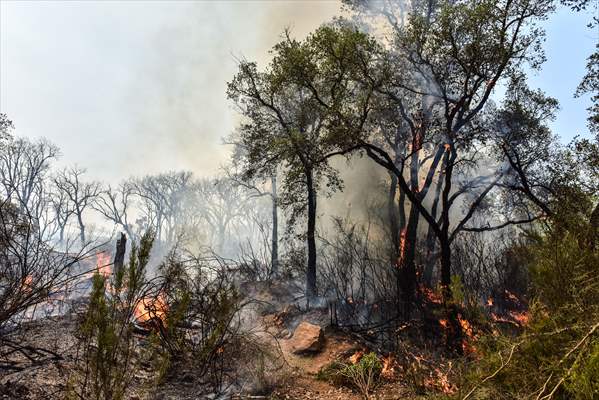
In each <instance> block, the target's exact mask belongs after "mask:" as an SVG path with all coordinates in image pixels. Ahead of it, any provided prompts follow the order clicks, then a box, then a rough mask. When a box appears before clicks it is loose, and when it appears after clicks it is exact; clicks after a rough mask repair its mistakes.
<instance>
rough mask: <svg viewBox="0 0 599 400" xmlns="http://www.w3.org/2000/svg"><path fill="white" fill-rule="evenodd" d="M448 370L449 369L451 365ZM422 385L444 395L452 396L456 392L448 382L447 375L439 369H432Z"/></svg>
mask: <svg viewBox="0 0 599 400" xmlns="http://www.w3.org/2000/svg"><path fill="white" fill-rule="evenodd" d="M449 368H450V369H451V363H450V365H449ZM424 385H425V386H427V387H433V388H436V389H438V390H440V391H441V392H443V393H445V394H454V393H455V392H456V387H455V386H454V385H452V384H451V382H450V381H449V374H448V373H446V372H443V371H441V370H440V369H439V368H433V369H432V371H431V372H430V374H429V376H428V377H427V378H425V379H424Z"/></svg>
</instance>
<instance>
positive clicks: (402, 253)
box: [397, 228, 408, 268]
mask: <svg viewBox="0 0 599 400" xmlns="http://www.w3.org/2000/svg"><path fill="white" fill-rule="evenodd" d="M407 233H408V228H403V229H402V230H401V232H400V233H399V259H398V260H397V266H398V267H400V268H401V267H402V266H403V263H404V259H405V254H406V238H407Z"/></svg>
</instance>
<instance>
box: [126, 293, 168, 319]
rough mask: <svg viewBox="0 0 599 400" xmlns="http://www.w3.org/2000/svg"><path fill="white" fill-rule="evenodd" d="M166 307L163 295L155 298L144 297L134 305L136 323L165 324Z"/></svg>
mask: <svg viewBox="0 0 599 400" xmlns="http://www.w3.org/2000/svg"><path fill="white" fill-rule="evenodd" d="M167 311H168V305H167V303H166V296H165V295H164V293H162V292H161V293H159V294H158V296H156V297H153V298H152V297H144V298H143V299H141V300H140V301H139V302H138V303H137V304H136V305H135V311H134V316H135V319H136V321H137V322H139V323H141V324H144V323H147V322H149V321H160V322H161V323H162V324H164V323H165V322H166V317H167Z"/></svg>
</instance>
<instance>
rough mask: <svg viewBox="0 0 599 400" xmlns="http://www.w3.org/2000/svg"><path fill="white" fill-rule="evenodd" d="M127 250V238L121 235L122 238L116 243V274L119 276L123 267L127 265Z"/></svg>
mask: <svg viewBox="0 0 599 400" xmlns="http://www.w3.org/2000/svg"><path fill="white" fill-rule="evenodd" d="M126 249H127V236H125V234H124V233H121V236H120V238H119V239H118V240H117V241H116V253H115V255H114V274H115V276H119V275H120V272H121V270H122V269H123V265H124V264H125V250H126Z"/></svg>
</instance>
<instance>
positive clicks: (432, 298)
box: [420, 286, 443, 304]
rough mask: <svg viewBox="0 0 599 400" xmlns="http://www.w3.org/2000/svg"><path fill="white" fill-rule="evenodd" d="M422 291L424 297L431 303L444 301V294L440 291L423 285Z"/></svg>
mask: <svg viewBox="0 0 599 400" xmlns="http://www.w3.org/2000/svg"><path fill="white" fill-rule="evenodd" d="M420 292H421V294H422V296H424V298H425V299H426V300H428V301H429V303H434V304H441V303H443V296H441V294H440V293H437V292H435V291H434V290H432V289H431V288H428V287H425V286H421V287H420Z"/></svg>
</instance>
